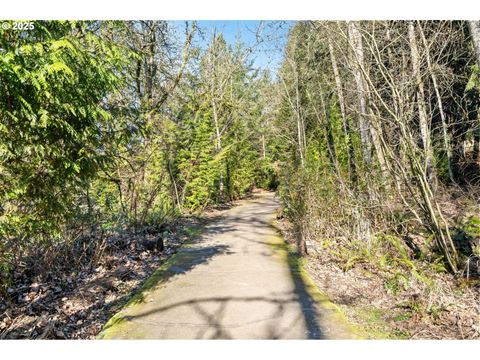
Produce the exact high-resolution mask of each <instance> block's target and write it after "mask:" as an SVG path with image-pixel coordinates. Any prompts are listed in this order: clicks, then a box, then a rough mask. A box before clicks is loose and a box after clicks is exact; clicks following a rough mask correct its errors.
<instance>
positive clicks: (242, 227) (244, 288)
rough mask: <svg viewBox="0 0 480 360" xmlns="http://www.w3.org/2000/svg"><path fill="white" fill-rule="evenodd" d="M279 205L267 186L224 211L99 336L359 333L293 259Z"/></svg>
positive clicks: (340, 335)
mask: <svg viewBox="0 0 480 360" xmlns="http://www.w3.org/2000/svg"><path fill="white" fill-rule="evenodd" d="M278 206H279V203H278V201H277V200H276V199H275V197H274V194H273V193H267V192H263V193H259V194H256V195H255V197H254V198H253V199H250V200H244V201H241V202H240V205H238V206H236V207H234V208H232V209H229V210H225V211H224V212H222V215H221V216H220V217H219V218H218V219H216V220H215V221H213V222H212V223H211V224H210V225H208V226H207V227H206V228H205V230H204V231H203V232H202V235H201V236H200V237H199V238H198V239H197V240H195V241H193V242H192V243H190V244H189V245H187V246H184V247H182V248H181V249H180V250H179V252H178V253H177V254H176V255H175V256H174V257H173V258H172V259H171V261H169V262H168V263H167V264H166V267H165V268H164V269H162V270H161V271H158V272H157V278H156V279H155V280H154V282H155V285H154V286H152V287H151V289H150V290H149V291H146V292H145V293H144V294H143V295H142V296H141V297H140V298H138V299H137V301H135V303H134V304H131V305H129V306H127V307H126V308H125V309H123V310H122V311H121V312H120V313H118V314H117V315H116V316H115V317H114V318H113V319H112V320H111V321H110V322H109V323H107V325H106V326H105V328H104V330H103V331H102V332H101V334H100V336H99V338H101V339H102V338H103V339H139V338H140V339H324V338H351V337H352V334H351V332H350V330H349V329H348V326H346V325H345V324H344V323H343V322H342V320H341V319H340V318H341V317H340V316H339V315H338V312H337V311H336V310H335V309H334V308H332V307H328V306H327V305H326V304H327V303H328V304H329V302H328V301H327V300H326V299H322V298H321V296H320V297H319V296H318V294H317V293H318V290H316V287H315V289H313V288H314V286H313V285H312V284H311V283H310V284H307V283H306V282H305V280H304V277H303V275H301V273H302V271H301V270H300V269H298V268H297V265H295V264H296V263H298V262H292V261H289V256H290V255H288V253H287V251H286V250H285V246H284V243H283V240H282V239H281V238H280V237H279V235H278V232H277V230H276V229H275V228H274V227H273V225H272V221H273V219H274V216H275V210H276V209H277V208H278ZM154 278H155V276H154ZM330 305H331V304H330Z"/></svg>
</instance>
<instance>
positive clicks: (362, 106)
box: [348, 21, 372, 165]
mask: <svg viewBox="0 0 480 360" xmlns="http://www.w3.org/2000/svg"><path fill="white" fill-rule="evenodd" d="M348 37H349V41H350V45H351V47H352V50H353V61H352V62H353V74H354V77H355V83H356V86H357V92H358V96H357V99H358V122H359V127H360V138H361V141H362V150H363V160H364V162H365V164H367V165H368V164H370V163H371V160H372V156H371V152H372V145H371V141H370V124H369V122H368V117H367V116H368V115H367V99H366V93H365V91H366V86H365V85H366V84H365V80H364V78H363V75H362V66H363V62H364V60H363V58H364V56H363V44H362V34H360V31H359V30H358V27H357V23H356V21H349V22H348Z"/></svg>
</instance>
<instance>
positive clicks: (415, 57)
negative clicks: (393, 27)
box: [408, 21, 435, 189]
mask: <svg viewBox="0 0 480 360" xmlns="http://www.w3.org/2000/svg"><path fill="white" fill-rule="evenodd" d="M408 38H409V41H410V55H411V60H412V75H413V78H414V79H415V81H416V88H417V107H418V121H419V127H420V135H421V140H422V148H423V153H424V157H425V169H426V174H427V179H428V183H429V184H430V186H431V187H432V188H433V189H434V188H435V174H434V166H433V152H432V145H431V141H430V126H429V123H430V122H429V121H428V117H427V109H426V105H425V91H424V84H423V79H422V75H421V73H420V55H419V52H418V46H417V39H416V35H415V25H414V22H413V21H409V23H408Z"/></svg>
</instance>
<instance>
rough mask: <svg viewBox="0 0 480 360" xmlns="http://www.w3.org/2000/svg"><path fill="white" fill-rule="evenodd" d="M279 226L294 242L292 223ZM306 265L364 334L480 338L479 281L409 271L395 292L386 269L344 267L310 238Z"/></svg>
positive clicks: (422, 337) (312, 275) (320, 287)
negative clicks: (405, 285)
mask: <svg viewBox="0 0 480 360" xmlns="http://www.w3.org/2000/svg"><path fill="white" fill-rule="evenodd" d="M277 226H278V227H279V228H280V229H281V230H282V233H283V234H284V236H285V238H286V239H287V241H289V242H290V243H292V244H294V243H295V240H294V235H293V233H292V227H291V224H289V223H288V221H287V220H285V219H282V220H279V221H278V223H277ZM308 245H309V254H308V263H307V271H308V272H309V274H310V276H311V277H312V278H313V279H314V281H315V283H316V285H317V286H318V287H319V289H320V290H321V291H323V292H324V293H325V294H326V295H327V296H328V297H329V298H330V299H331V300H332V301H333V302H334V303H335V304H337V305H338V306H339V307H340V308H341V309H342V311H343V312H344V314H345V315H346V316H347V318H348V320H349V321H350V322H351V323H353V324H355V325H357V326H358V327H359V328H361V329H362V331H363V332H364V337H366V338H376V339H378V338H381V339H383V338H390V339H480V285H479V284H478V282H467V281H465V279H464V278H455V277H454V276H452V275H450V274H439V273H433V272H432V273H428V277H429V278H430V280H432V282H433V284H434V285H433V286H426V285H425V284H423V283H422V282H421V281H416V280H415V279H414V278H413V277H411V278H410V279H409V281H410V286H409V289H408V290H401V291H396V292H393V291H392V290H391V289H389V287H388V280H387V279H388V278H389V276H390V274H388V273H386V272H382V271H379V270H378V269H376V268H375V267H374V266H372V265H371V264H368V263H360V264H356V265H355V266H354V267H353V268H351V269H348V270H345V269H344V267H343V265H344V264H342V263H341V262H339V260H338V258H336V257H335V256H333V255H332V254H330V253H329V252H328V251H326V250H325V249H323V248H322V247H321V245H320V244H315V243H309V244H308Z"/></svg>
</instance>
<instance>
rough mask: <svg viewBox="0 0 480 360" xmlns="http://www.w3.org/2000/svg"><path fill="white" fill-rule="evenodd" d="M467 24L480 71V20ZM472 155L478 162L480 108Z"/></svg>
mask: <svg viewBox="0 0 480 360" xmlns="http://www.w3.org/2000/svg"><path fill="white" fill-rule="evenodd" d="M468 25H469V28H470V35H471V36H472V42H473V46H474V48H475V55H476V57H477V67H478V69H477V71H480V21H478V20H477V21H469V22H468ZM473 157H474V159H475V161H477V162H480V108H479V109H477V123H476V128H475V130H474V136H473Z"/></svg>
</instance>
